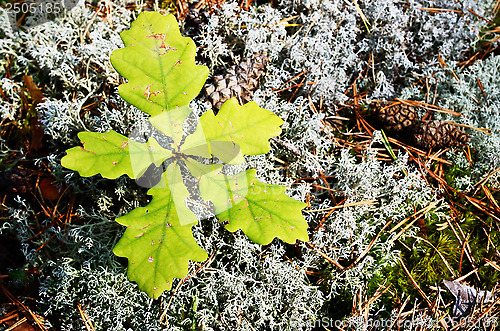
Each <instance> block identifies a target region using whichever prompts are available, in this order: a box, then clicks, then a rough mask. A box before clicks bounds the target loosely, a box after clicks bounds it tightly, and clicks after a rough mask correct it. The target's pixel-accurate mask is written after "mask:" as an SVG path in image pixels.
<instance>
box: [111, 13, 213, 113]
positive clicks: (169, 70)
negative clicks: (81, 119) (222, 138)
mask: <svg viewBox="0 0 500 331" xmlns="http://www.w3.org/2000/svg"><path fill="white" fill-rule="evenodd" d="M120 36H121V38H122V40H123V43H124V44H125V47H124V48H121V49H118V50H116V51H114V52H113V53H112V54H111V64H112V65H113V67H115V69H116V70H117V71H118V72H119V73H120V74H121V75H122V76H123V77H125V78H126V79H128V83H126V84H122V85H120V86H119V87H118V92H119V93H120V96H121V97H122V98H123V99H124V100H126V101H128V102H129V103H131V104H132V105H134V106H136V107H137V108H139V109H140V110H142V111H144V112H146V113H148V114H150V115H151V116H155V115H158V114H161V113H162V112H165V111H169V110H174V109H176V108H178V107H183V106H187V105H188V104H189V102H191V100H193V98H194V97H196V96H197V95H198V93H199V92H200V90H201V88H202V87H203V84H204V83H205V81H206V79H207V77H208V68H207V67H205V66H200V65H196V64H195V61H194V57H195V54H196V46H195V44H194V42H193V40H192V39H191V38H188V37H182V36H181V34H180V32H179V27H178V25H177V21H176V19H175V17H174V16H173V15H168V16H163V15H161V14H160V13H157V12H142V13H141V14H140V15H139V16H138V17H137V19H136V20H135V21H134V22H132V24H131V27H130V29H129V30H127V31H124V32H122V33H121V34H120Z"/></svg>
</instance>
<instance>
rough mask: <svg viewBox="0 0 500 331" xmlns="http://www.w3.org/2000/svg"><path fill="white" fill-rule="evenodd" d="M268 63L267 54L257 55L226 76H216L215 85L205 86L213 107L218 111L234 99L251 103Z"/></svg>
mask: <svg viewBox="0 0 500 331" xmlns="http://www.w3.org/2000/svg"><path fill="white" fill-rule="evenodd" d="M267 61H268V59H267V56H266V54H265V53H256V54H254V55H253V56H252V57H251V58H249V59H247V60H246V61H245V62H242V63H240V64H238V65H234V66H231V67H230V68H229V69H228V71H227V73H226V74H225V75H218V76H215V77H214V82H213V84H207V85H206V86H205V93H206V94H207V97H208V99H209V100H210V102H211V103H212V106H213V107H214V108H215V109H217V110H218V109H220V107H221V106H222V104H223V103H224V102H226V101H227V100H229V99H230V98H233V97H236V98H237V99H238V100H239V102H240V104H244V103H247V102H250V101H251V100H252V96H253V92H254V90H255V89H256V88H257V86H258V85H259V79H260V78H261V77H262V76H263V75H264V70H265V67H266V64H267Z"/></svg>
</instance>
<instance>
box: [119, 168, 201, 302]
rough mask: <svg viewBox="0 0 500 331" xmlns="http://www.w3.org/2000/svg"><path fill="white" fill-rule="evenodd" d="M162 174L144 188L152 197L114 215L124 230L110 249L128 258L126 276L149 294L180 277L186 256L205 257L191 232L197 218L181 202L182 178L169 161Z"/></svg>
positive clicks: (157, 293)
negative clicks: (160, 179)
mask: <svg viewBox="0 0 500 331" xmlns="http://www.w3.org/2000/svg"><path fill="white" fill-rule="evenodd" d="M162 178H163V180H162V181H161V182H160V183H159V184H158V185H157V186H155V187H153V188H151V189H150V190H149V191H148V194H149V195H152V196H153V199H152V200H151V202H150V203H149V204H148V205H147V206H146V207H140V208H136V209H134V210H132V211H131V212H130V213H128V214H127V215H125V216H122V217H119V218H117V219H116V221H117V222H118V223H120V224H122V225H124V226H126V227H127V230H125V233H124V234H123V236H122V238H121V239H120V241H119V242H118V243H117V244H116V246H115V248H114V249H113V253H115V254H116V255H118V256H122V257H126V258H128V260H129V265H128V271H127V275H128V278H129V279H130V280H131V281H135V282H136V283H137V285H138V286H139V288H140V289H141V290H142V291H144V292H146V293H147V294H148V295H149V296H150V297H151V298H157V297H159V296H160V295H161V294H162V293H163V291H166V290H170V289H171V288H172V281H173V279H174V278H181V279H182V278H184V277H185V276H186V275H187V273H188V262H189V260H192V261H200V262H201V261H204V260H206V259H207V253H206V252H205V251H204V250H203V249H201V248H200V247H199V246H198V244H197V243H196V241H195V240H194V238H193V234H192V232H191V227H192V226H193V224H196V223H197V222H198V220H197V219H196V217H195V216H194V214H193V213H192V212H191V211H190V210H189V209H188V208H187V207H186V204H185V203H184V199H185V198H186V197H188V196H189V193H188V191H187V190H186V188H185V187H184V185H182V180H181V182H180V185H179V182H178V181H179V178H181V175H180V169H179V166H178V165H177V164H175V163H174V164H171V165H170V166H169V167H168V168H167V170H166V171H165V173H164V175H163V176H162ZM179 201H182V203H179Z"/></svg>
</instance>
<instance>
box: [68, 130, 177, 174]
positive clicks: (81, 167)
mask: <svg viewBox="0 0 500 331" xmlns="http://www.w3.org/2000/svg"><path fill="white" fill-rule="evenodd" d="M78 138H80V141H81V142H82V145H83V146H79V147H73V148H70V149H68V150H67V151H66V153H67V154H66V156H64V157H63V158H62V159H61V164H62V166H63V167H66V168H68V169H72V170H76V171H78V172H79V173H80V176H82V177H90V176H93V175H96V174H101V175H102V176H103V177H104V178H110V179H115V178H117V177H120V176H121V175H128V176H129V177H130V178H139V177H140V176H141V175H142V174H143V173H144V172H145V171H146V169H147V168H148V167H149V166H150V165H151V163H154V164H156V165H157V166H159V165H160V164H161V163H162V162H163V161H164V160H165V159H167V158H169V157H171V156H172V152H170V151H169V150H168V149H165V148H163V147H161V146H160V145H159V144H158V142H157V141H156V139H154V138H149V140H148V141H147V142H146V143H139V142H136V141H134V140H131V139H129V138H127V137H125V136H123V135H121V134H119V133H117V132H115V131H109V132H106V133H98V132H85V131H82V132H80V133H78Z"/></svg>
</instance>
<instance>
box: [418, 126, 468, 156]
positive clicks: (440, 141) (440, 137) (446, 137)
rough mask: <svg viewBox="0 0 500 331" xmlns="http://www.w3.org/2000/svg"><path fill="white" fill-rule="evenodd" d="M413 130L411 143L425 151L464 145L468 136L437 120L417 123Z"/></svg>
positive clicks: (454, 127)
mask: <svg viewBox="0 0 500 331" xmlns="http://www.w3.org/2000/svg"><path fill="white" fill-rule="evenodd" d="M412 129H413V137H412V138H413V142H414V143H415V144H416V145H418V146H420V147H423V148H425V149H441V148H447V147H454V146H459V145H463V144H466V143H467V142H468V141H469V135H468V134H467V133H465V132H463V131H462V130H460V129H458V128H457V127H456V126H454V125H453V124H450V123H446V122H441V121H438V120H432V121H418V122H417V123H416V125H415V126H414V127H413V128H412Z"/></svg>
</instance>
